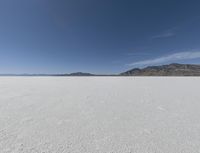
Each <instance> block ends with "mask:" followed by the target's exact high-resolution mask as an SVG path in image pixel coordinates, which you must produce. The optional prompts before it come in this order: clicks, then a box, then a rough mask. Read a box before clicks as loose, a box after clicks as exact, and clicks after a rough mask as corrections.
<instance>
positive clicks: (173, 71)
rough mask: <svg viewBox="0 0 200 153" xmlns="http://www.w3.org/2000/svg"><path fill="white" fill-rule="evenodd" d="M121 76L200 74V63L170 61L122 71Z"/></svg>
mask: <svg viewBox="0 0 200 153" xmlns="http://www.w3.org/2000/svg"><path fill="white" fill-rule="evenodd" d="M120 75H121V76H200V65H194V64H178V63H172V64H169V65H161V66H148V67H146V68H143V69H139V68H134V69H131V70H129V71H126V72H123V73H121V74H120Z"/></svg>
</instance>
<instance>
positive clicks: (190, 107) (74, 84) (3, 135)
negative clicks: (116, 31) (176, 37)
mask: <svg viewBox="0 0 200 153" xmlns="http://www.w3.org/2000/svg"><path fill="white" fill-rule="evenodd" d="M199 152H200V78H195V77H0V153H199Z"/></svg>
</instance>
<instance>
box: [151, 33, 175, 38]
mask: <svg viewBox="0 0 200 153" xmlns="http://www.w3.org/2000/svg"><path fill="white" fill-rule="evenodd" d="M172 36H175V33H173V32H171V31H168V32H165V33H162V34H160V35H156V36H153V37H152V38H153V39H158V38H168V37H172Z"/></svg>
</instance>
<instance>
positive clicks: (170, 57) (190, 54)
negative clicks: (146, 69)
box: [128, 51, 200, 67]
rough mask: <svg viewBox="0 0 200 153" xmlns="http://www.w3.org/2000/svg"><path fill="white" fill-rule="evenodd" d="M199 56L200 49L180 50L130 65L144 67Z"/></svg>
mask: <svg viewBox="0 0 200 153" xmlns="http://www.w3.org/2000/svg"><path fill="white" fill-rule="evenodd" d="M197 58H200V51H192V52H189V51H188V52H179V53H174V54H171V55H168V56H161V57H159V58H155V59H150V60H143V61H139V62H134V63H130V64H128V66H137V67H142V66H149V65H157V64H164V63H168V62H177V61H181V60H187V59H197Z"/></svg>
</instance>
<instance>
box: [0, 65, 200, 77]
mask: <svg viewBox="0 0 200 153" xmlns="http://www.w3.org/2000/svg"><path fill="white" fill-rule="evenodd" d="M0 76H200V65H194V64H178V63H172V64H168V65H160V66H148V67H145V68H134V69H131V70H128V71H126V72H122V73H120V74H110V75H97V74H91V73H83V72H75V73H69V74H0Z"/></svg>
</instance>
